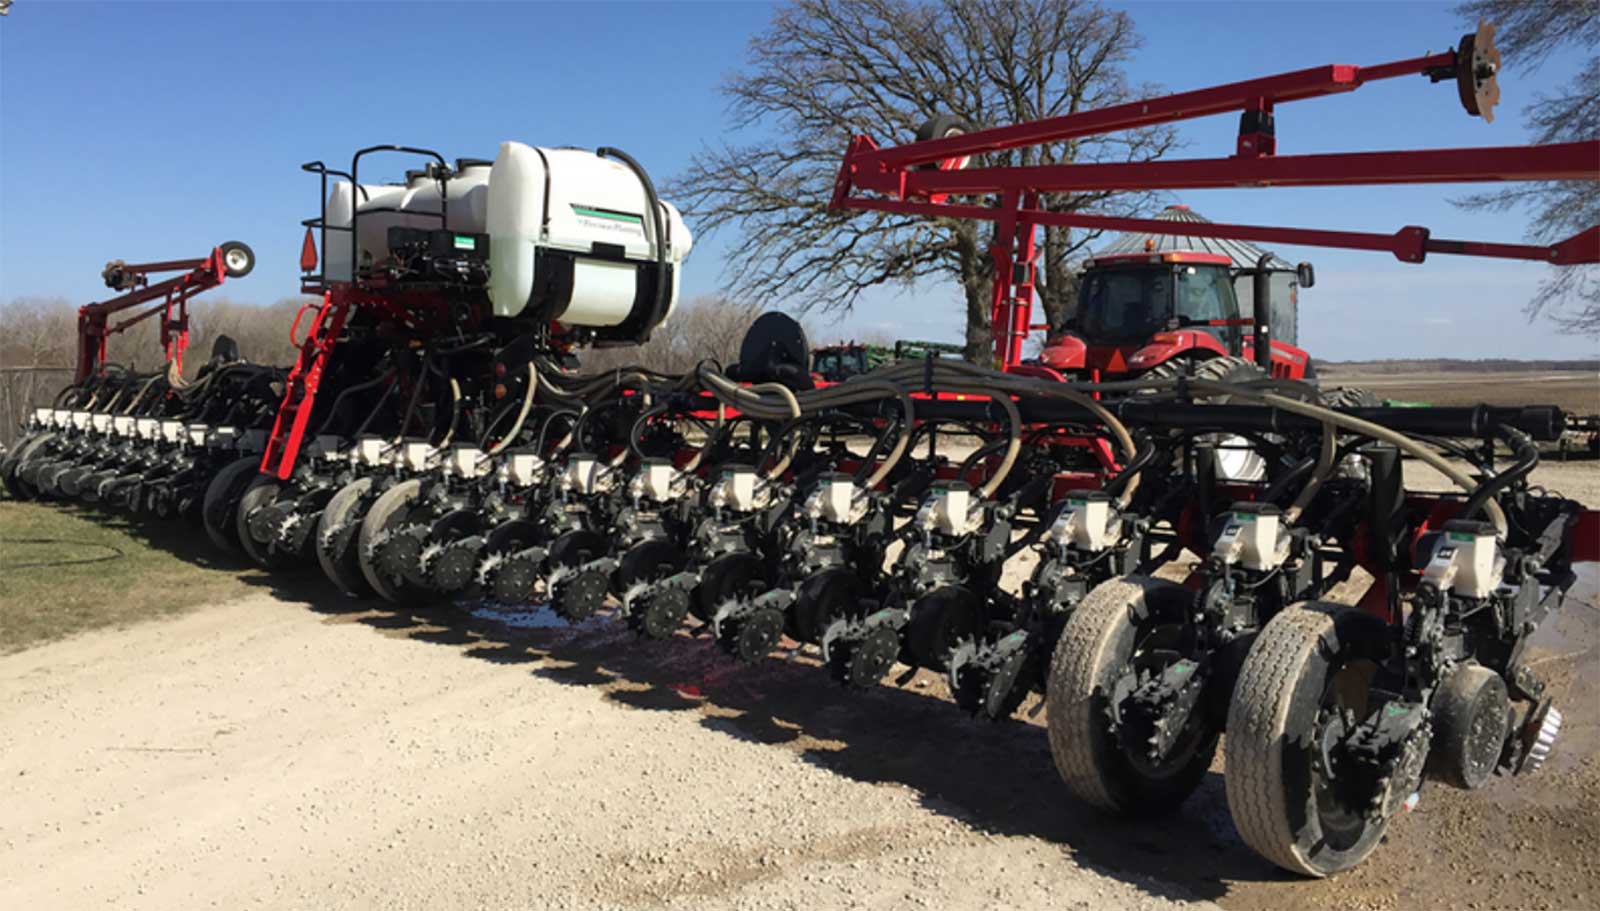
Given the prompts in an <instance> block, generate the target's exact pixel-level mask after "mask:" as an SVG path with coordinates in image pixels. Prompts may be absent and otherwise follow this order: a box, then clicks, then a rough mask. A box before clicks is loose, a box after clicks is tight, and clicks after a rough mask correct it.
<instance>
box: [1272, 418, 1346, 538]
mask: <svg viewBox="0 0 1600 911" xmlns="http://www.w3.org/2000/svg"><path fill="white" fill-rule="evenodd" d="M1338 448H1339V431H1338V430H1337V429H1335V428H1334V426H1333V425H1332V424H1330V423H1328V422H1327V421H1324V422H1322V446H1321V447H1320V449H1319V451H1318V453H1317V464H1316V467H1314V468H1313V469H1312V471H1311V478H1310V480H1308V481H1306V485H1305V486H1304V487H1302V488H1300V495H1299V496H1298V497H1295V498H1294V503H1293V505H1291V506H1290V507H1289V508H1288V509H1286V510H1284V513H1283V520H1284V521H1285V522H1287V523H1289V524H1290V525H1293V524H1294V523H1295V522H1297V521H1299V520H1300V514H1301V513H1303V512H1305V509H1306V507H1307V506H1310V505H1311V501H1312V499H1313V498H1315V497H1316V495H1317V490H1318V488H1320V487H1322V482H1323V481H1326V480H1327V479H1328V475H1330V474H1332V473H1333V466H1334V456H1335V454H1336V453H1337V452H1338Z"/></svg>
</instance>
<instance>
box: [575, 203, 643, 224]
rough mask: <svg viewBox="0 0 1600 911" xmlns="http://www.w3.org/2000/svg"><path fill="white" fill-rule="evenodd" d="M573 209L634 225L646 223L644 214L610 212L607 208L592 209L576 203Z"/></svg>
mask: <svg viewBox="0 0 1600 911" xmlns="http://www.w3.org/2000/svg"><path fill="white" fill-rule="evenodd" d="M572 211H573V212H574V213H576V214H578V215H588V216H591V217H593V218H609V219H611V220H612V221H625V222H627V223H629V224H632V225H642V224H644V217H643V216H640V215H629V214H628V213H626V212H608V211H606V210H605V209H591V208H588V207H587V206H580V205H576V204H574V205H573V206H572Z"/></svg>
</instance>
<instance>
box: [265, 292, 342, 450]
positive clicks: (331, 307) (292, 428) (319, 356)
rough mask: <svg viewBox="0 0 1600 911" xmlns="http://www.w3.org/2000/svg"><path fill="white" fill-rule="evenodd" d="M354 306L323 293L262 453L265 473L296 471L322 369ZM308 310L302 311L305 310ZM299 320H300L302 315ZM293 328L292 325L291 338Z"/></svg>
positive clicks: (291, 371)
mask: <svg viewBox="0 0 1600 911" xmlns="http://www.w3.org/2000/svg"><path fill="white" fill-rule="evenodd" d="M350 306H351V305H350V304H349V303H348V302H347V301H346V300H345V299H344V298H343V296H342V295H341V296H340V297H339V298H338V299H335V297H334V295H333V293H332V292H325V293H324V294H323V295H322V304H321V305H320V306H319V307H318V308H317V315H316V319H314V320H313V321H312V324H311V329H310V331H308V332H307V333H306V337H305V341H303V342H301V343H300V356H299V357H298V358H296V359H295V364H294V368H293V369H291V370H290V371H289V380H288V383H287V385H286V388H285V389H284V391H283V404H282V405H280V406H278V416H277V418H276V420H274V421H273V423H272V436H271V437H270V438H269V439H268V440H267V449H266V452H264V453H262V455H261V473H262V474H270V475H275V476H276V477H278V478H279V479H280V480H286V479H288V477H289V475H290V474H292V473H293V472H294V460H295V457H296V456H298V455H299V454H300V444H301V443H302V441H303V440H304V439H305V434H306V425H307V424H308V423H310V421H311V411H312V405H313V403H315V401H316V398H317V387H318V386H320V385H321V384H322V371H323V369H324V368H325V367H326V366H327V363H328V355H329V354H331V353H332V352H333V348H334V345H335V344H336V343H337V342H338V340H339V333H340V332H343V331H344V321H345V318H346V317H347V316H349V313H350ZM304 312H305V311H304V310H302V311H301V313H302V314H303V313H304ZM295 322H296V324H298V323H299V318H298V317H296V319H295ZM293 332H294V329H293V327H291V328H290V333H291V338H292V335H293Z"/></svg>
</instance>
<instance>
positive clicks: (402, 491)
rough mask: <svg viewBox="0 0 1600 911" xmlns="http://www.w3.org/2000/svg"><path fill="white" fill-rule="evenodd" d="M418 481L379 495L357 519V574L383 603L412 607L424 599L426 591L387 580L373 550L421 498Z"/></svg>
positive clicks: (400, 485) (403, 484)
mask: <svg viewBox="0 0 1600 911" xmlns="http://www.w3.org/2000/svg"><path fill="white" fill-rule="evenodd" d="M421 495H422V481H421V480H420V479H418V478H411V479H410V480H406V481H401V482H400V483H399V484H396V485H395V486H393V487H391V488H389V489H388V490H386V491H384V492H383V495H382V496H380V497H378V499H376V500H374V501H373V502H372V508H370V509H368V510H367V514H366V515H365V516H364V517H362V519H361V533H360V534H359V535H358V536H357V543H356V558H357V560H358V561H359V563H360V565H361V575H363V576H365V577H366V579H367V584H369V585H371V586H372V590H373V591H375V592H377V593H378V594H379V595H380V596H382V597H383V599H384V600H386V601H392V602H394V603H395V604H400V605H407V606H415V605H419V604H422V603H423V602H425V601H426V600H427V598H428V595H427V592H425V591H423V590H422V589H420V588H418V587H416V586H415V585H412V584H411V583H409V582H406V581H405V580H403V579H395V578H391V577H390V576H389V574H388V573H386V572H384V571H383V570H382V569H380V568H379V567H378V566H377V562H376V560H375V555H374V553H373V547H374V545H376V544H377V542H378V539H379V538H380V537H381V536H382V535H383V533H384V532H386V531H388V530H390V529H391V528H396V527H399V526H401V525H404V524H405V522H406V515H407V514H408V513H409V512H410V511H411V507H412V506H413V505H414V504H415V503H416V502H417V500H418V499H420V498H421Z"/></svg>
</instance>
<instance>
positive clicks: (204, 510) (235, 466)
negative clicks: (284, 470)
mask: <svg viewBox="0 0 1600 911" xmlns="http://www.w3.org/2000/svg"><path fill="white" fill-rule="evenodd" d="M260 468H261V458H260V457H259V456H253V455H248V456H243V457H241V458H238V459H235V460H234V461H232V462H229V463H228V464H227V465H226V466H225V467H224V468H223V469H222V470H221V471H219V472H217V474H216V476H215V477H213V478H212V479H211V483H210V484H208V485H206V495H205V498H204V499H203V500H201V503H200V522H201V524H202V525H204V526H205V529H206V537H208V538H210V539H211V543H213V544H215V545H217V546H218V547H220V548H222V549H223V550H225V551H228V552H229V553H239V551H240V542H239V522H238V509H239V498H240V497H241V496H243V495H244V491H245V488H246V487H249V486H250V482H251V481H254V480H255V478H256V475H257V473H259V471H260Z"/></svg>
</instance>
